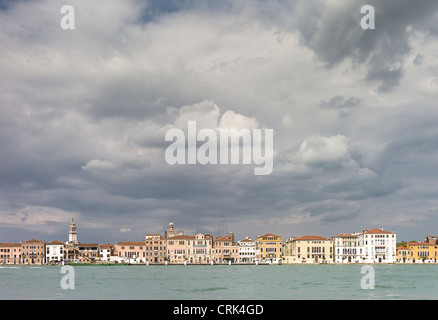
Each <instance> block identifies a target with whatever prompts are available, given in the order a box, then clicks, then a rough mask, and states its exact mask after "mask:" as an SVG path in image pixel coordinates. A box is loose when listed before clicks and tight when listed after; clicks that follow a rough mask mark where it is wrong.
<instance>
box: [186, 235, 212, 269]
mask: <svg viewBox="0 0 438 320" xmlns="http://www.w3.org/2000/svg"><path fill="white" fill-rule="evenodd" d="M212 248H213V238H212V237H211V236H210V235H208V234H202V233H198V234H197V235H196V236H195V238H194V239H193V240H189V241H188V245H187V257H188V262H189V263H195V264H206V263H210V261H211V254H212Z"/></svg>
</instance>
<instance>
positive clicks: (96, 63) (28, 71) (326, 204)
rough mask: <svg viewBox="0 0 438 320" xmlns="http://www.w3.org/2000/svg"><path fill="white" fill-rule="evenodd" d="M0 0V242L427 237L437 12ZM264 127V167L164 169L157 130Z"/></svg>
mask: <svg viewBox="0 0 438 320" xmlns="http://www.w3.org/2000/svg"><path fill="white" fill-rule="evenodd" d="M367 4H369V5H372V6H374V8H375V13H376V17H375V18H376V28H375V29H374V30H363V29H362V28H361V27H360V19H361V18H362V16H363V14H361V12H360V8H361V6H362V5H364V3H362V2H361V1H347V0H345V1H344V0H343V1H334V0H333V1H332V0H325V1H323V0H316V1H305V0H296V1H292V0H291V1H276V0H275V1H269V2H266V1H239V2H236V1H221V2H217V1H200V0H190V1H189V0H188V1H158V0H157V1H155V0H151V1H137V0H131V1H118V0H117V1H116V0H108V1H105V3H104V4H103V3H102V4H95V3H91V2H89V1H85V0H78V1H75V2H74V3H73V4H72V5H73V6H74V8H75V14H76V19H75V22H76V28H75V29H74V30H63V29H62V28H61V26H60V20H61V18H62V16H63V15H62V14H61V13H60V9H61V6H62V4H60V3H59V2H57V1H55V0H34V1H0V41H1V43H2V45H1V46H0V57H1V59H0V70H1V73H0V84H1V90H0V115H1V116H0V159H1V161H0V191H1V192H0V241H1V242H7V241H19V240H27V239H28V238H29V239H30V238H41V239H43V240H47V241H51V240H65V239H66V238H67V232H68V226H69V223H70V221H71V218H75V221H76V223H77V226H78V230H79V240H80V241H84V242H94V241H95V242H101V243H108V242H115V241H128V240H132V241H138V240H141V239H143V238H144V235H145V234H146V233H157V232H158V233H161V234H162V233H163V231H164V230H165V228H166V227H167V223H168V222H169V220H170V219H172V220H173V221H174V223H175V225H176V228H177V229H178V230H185V231H186V232H187V233H190V232H204V233H211V234H216V232H217V228H218V224H219V215H220V212H221V211H222V209H223V208H224V211H225V215H226V218H227V226H228V228H229V231H233V232H235V234H236V237H237V238H240V237H242V238H243V237H245V236H251V237H255V236H256V235H258V234H263V233H267V232H271V233H277V234H280V235H282V236H283V237H284V238H287V237H289V236H299V235H303V234H306V233H308V234H318V233H319V234H321V235H324V236H332V235H335V234H337V233H340V232H352V231H359V230H361V229H364V228H368V227H383V228H387V229H390V230H394V231H396V232H397V233H399V234H400V237H401V238H403V239H404V240H412V239H417V240H421V238H422V237H424V236H425V235H427V234H436V233H437V232H436V230H435V229H434V227H433V226H434V225H436V223H437V214H436V213H437V208H438V204H437V200H436V194H437V192H438V189H437V187H436V183H435V182H436V179H437V178H438V177H437V174H436V173H435V172H436V170H435V169H434V168H435V166H436V159H437V156H438V143H437V141H438V130H437V126H436V123H437V121H438V111H437V109H436V101H437V98H438V55H437V54H436V52H438V41H437V35H438V29H437V27H436V26H437V21H438V3H437V2H436V1H435V0H420V1H417V2H415V3H414V2H412V1H408V0H390V1H384V2H381V1H374V0H372V1H369V2H368V3H367ZM188 121H196V123H197V127H198V128H199V129H200V128H209V129H212V130H220V129H224V128H226V129H230V128H233V129H237V130H241V129H249V130H252V129H273V131H274V150H273V154H274V164H273V171H272V173H271V174H269V175H266V176H256V175H254V165H248V164H233V165H223V164H217V165H211V164H207V165H201V164H196V165H170V164H168V163H167V162H166V160H165V151H166V148H167V147H168V146H169V144H170V142H166V141H165V135H166V132H167V131H168V130H169V129H172V128H179V129H182V130H186V129H187V124H188Z"/></svg>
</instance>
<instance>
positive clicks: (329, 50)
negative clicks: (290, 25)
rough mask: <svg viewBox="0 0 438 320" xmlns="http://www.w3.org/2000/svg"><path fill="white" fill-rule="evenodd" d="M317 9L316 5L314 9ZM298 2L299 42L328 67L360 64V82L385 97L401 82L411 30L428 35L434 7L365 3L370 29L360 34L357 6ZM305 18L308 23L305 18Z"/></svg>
mask: <svg viewBox="0 0 438 320" xmlns="http://www.w3.org/2000/svg"><path fill="white" fill-rule="evenodd" d="M315 4H316V5H315ZM331 4H332V5H327V2H325V1H317V2H307V3H304V2H301V1H297V8H299V10H300V11H301V12H302V13H303V15H302V18H301V19H299V20H297V22H296V24H295V27H296V28H297V29H298V30H299V31H300V33H301V35H302V39H303V43H304V44H305V45H306V46H308V47H309V48H311V49H312V50H313V51H314V52H315V53H316V54H317V56H318V57H319V58H320V59H322V60H323V61H324V62H325V63H326V64H327V67H328V68H331V67H333V66H335V65H337V64H339V63H340V62H342V61H344V60H345V59H350V60H352V61H353V62H354V63H356V64H358V65H365V67H366V69H367V71H366V72H367V74H366V77H365V79H366V80H369V81H371V82H377V83H380V84H379V86H378V90H379V91H381V92H389V91H391V90H392V89H393V88H394V87H396V86H397V85H398V84H399V82H400V79H401V78H402V77H403V74H404V72H403V65H404V59H405V58H406V55H407V54H408V53H409V52H410V49H411V47H410V45H409V41H408V38H409V35H410V32H411V31H412V30H420V31H429V30H430V31H432V32H433V28H434V24H433V21H435V20H436V15H435V14H436V11H437V8H438V3H437V2H436V1H433V0H422V1H409V0H404V1H368V2H367V3H366V4H367V5H372V6H373V7H374V8H375V21H376V26H375V29H374V30H362V29H361V27H360V24H359V23H360V19H361V18H362V16H363V15H362V14H361V13H360V8H361V7H362V6H363V5H364V3H363V2H361V1H345V2H340V3H331ZM306 16H310V17H311V18H310V19H305V17H306Z"/></svg>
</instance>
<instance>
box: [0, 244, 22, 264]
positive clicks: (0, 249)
mask: <svg viewBox="0 0 438 320" xmlns="http://www.w3.org/2000/svg"><path fill="white" fill-rule="evenodd" d="M20 263H21V243H0V264H20Z"/></svg>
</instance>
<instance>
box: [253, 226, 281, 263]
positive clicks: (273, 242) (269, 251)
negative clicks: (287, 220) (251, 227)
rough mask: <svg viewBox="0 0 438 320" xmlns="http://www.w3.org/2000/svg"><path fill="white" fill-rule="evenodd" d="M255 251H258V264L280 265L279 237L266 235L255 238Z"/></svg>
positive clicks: (270, 234)
mask: <svg viewBox="0 0 438 320" xmlns="http://www.w3.org/2000/svg"><path fill="white" fill-rule="evenodd" d="M257 249H258V250H259V252H260V253H259V254H260V257H259V260H260V262H268V263H281V262H282V242H281V237H280V236H278V235H275V234H272V233H267V234H264V235H262V236H258V237H257Z"/></svg>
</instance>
